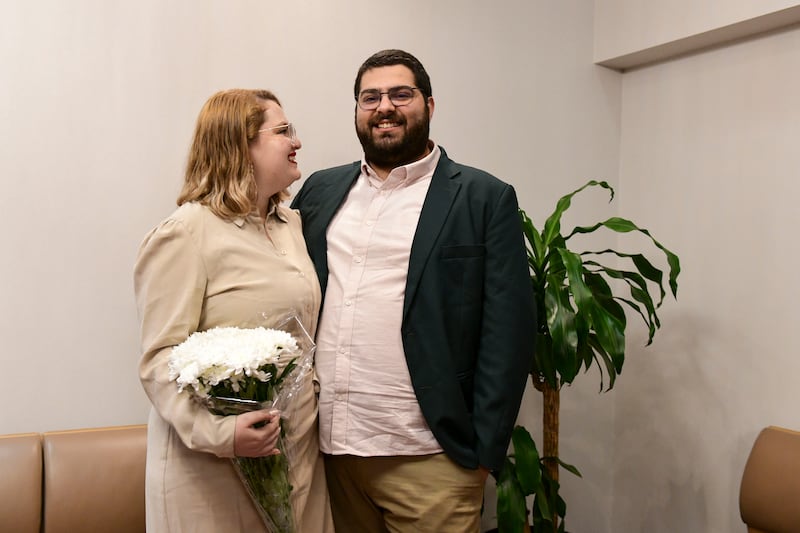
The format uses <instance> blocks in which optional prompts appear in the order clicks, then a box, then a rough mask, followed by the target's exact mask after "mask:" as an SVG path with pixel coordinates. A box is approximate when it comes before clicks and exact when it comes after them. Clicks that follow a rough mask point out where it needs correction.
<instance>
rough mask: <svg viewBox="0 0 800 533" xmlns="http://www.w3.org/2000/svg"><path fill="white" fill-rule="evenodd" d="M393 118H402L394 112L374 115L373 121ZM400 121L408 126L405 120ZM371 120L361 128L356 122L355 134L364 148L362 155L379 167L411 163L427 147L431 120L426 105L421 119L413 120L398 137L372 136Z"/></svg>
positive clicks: (419, 156)
mask: <svg viewBox="0 0 800 533" xmlns="http://www.w3.org/2000/svg"><path fill="white" fill-rule="evenodd" d="M387 118H388V119H390V120H391V119H395V120H397V121H401V120H402V118H401V117H400V116H399V115H397V114H396V113H391V114H389V115H383V116H380V117H375V118H374V121H375V122H377V121H380V120H383V119H387ZM402 123H403V124H404V125H406V126H408V121H407V120H402ZM372 126H373V121H370V123H368V124H367V125H366V129H362V128H360V127H359V125H358V124H356V134H357V135H358V140H359V141H361V146H362V147H363V148H364V157H365V158H366V160H367V162H369V163H370V164H372V165H375V166H376V167H379V168H397V167H400V166H403V165H407V164H409V163H413V162H414V161H416V160H418V159H419V158H421V157H422V156H423V154H425V150H426V149H427V147H428V136H429V134H430V128H431V121H430V113H429V112H428V108H427V106H426V107H425V116H424V118H423V119H422V120H419V121H416V122H414V123H413V124H412V125H411V126H409V128H408V130H406V132H405V134H404V135H403V136H402V137H401V138H399V139H391V138H383V139H375V138H373V128H372Z"/></svg>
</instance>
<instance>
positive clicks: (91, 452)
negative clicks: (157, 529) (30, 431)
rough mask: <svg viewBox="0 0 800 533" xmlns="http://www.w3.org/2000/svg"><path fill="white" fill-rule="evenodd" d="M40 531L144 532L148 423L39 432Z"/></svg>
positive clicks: (55, 532)
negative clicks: (41, 461) (41, 462)
mask: <svg viewBox="0 0 800 533" xmlns="http://www.w3.org/2000/svg"><path fill="white" fill-rule="evenodd" d="M42 447H43V454H44V510H43V526H44V527H43V529H42V531H43V532H44V533H77V532H82V531H85V532H90V531H114V532H115V533H128V532H130V533H134V532H135V533H143V532H144V531H145V516H144V477H145V460H146V449H147V426H145V425H138V426H120V427H110V428H96V429H82V430H75V431H53V432H48V433H44V434H43V435H42Z"/></svg>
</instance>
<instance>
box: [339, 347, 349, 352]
mask: <svg viewBox="0 0 800 533" xmlns="http://www.w3.org/2000/svg"><path fill="white" fill-rule="evenodd" d="M346 352H347V350H346V349H345V348H344V347H341V348H339V353H346Z"/></svg>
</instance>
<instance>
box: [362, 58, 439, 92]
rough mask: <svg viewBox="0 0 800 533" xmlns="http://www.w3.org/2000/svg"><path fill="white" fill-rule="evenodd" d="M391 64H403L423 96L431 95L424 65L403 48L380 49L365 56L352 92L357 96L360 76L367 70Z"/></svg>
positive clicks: (429, 79) (429, 80)
mask: <svg viewBox="0 0 800 533" xmlns="http://www.w3.org/2000/svg"><path fill="white" fill-rule="evenodd" d="M392 65H403V66H406V67H408V68H409V70H411V72H413V73H414V83H416V85H417V88H418V89H419V90H420V92H421V93H422V95H423V96H424V97H425V98H428V97H429V96H432V95H433V90H432V89H431V78H430V77H429V76H428V73H427V72H425V67H423V66H422V63H420V62H419V59H417V58H416V57H414V56H412V55H411V54H409V53H408V52H405V51H403V50H381V51H380V52H376V53H374V54H372V55H371V56H370V57H369V58H367V60H366V61H364V63H362V65H361V67H360V68H359V69H358V74H357V75H356V84H355V85H354V86H353V94H354V96H355V97H356V98H358V91H359V89H360V88H361V77H362V76H363V75H364V73H365V72H366V71H368V70H371V69H373V68H378V67H391V66H392Z"/></svg>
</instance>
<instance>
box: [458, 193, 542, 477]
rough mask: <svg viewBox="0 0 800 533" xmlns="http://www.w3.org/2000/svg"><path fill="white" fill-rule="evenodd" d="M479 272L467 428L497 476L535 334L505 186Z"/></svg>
mask: <svg viewBox="0 0 800 533" xmlns="http://www.w3.org/2000/svg"><path fill="white" fill-rule="evenodd" d="M485 267H486V269H485V275H484V296H483V313H482V315H483V319H482V325H481V337H480V346H479V349H478V360H477V363H476V371H475V372H476V373H475V381H474V397H473V401H474V410H473V424H474V427H475V432H476V435H477V438H478V450H477V451H478V461H479V463H480V464H481V465H483V466H485V467H487V468H489V469H492V470H498V469H500V468H501V466H502V464H503V460H504V457H505V455H506V453H507V450H508V444H509V441H510V439H511V432H512V430H513V428H514V423H515V421H516V418H517V414H518V412H519V406H520V403H521V401H522V395H523V393H524V391H525V386H526V384H527V379H528V371H529V369H530V361H531V358H532V357H533V350H534V346H535V329H536V311H535V305H534V300H533V286H532V285H531V281H530V276H529V274H528V259H527V252H526V249H525V242H524V240H523V233H522V224H521V222H520V219H519V211H518V204H517V197H516V194H515V193H514V189H513V188H512V187H511V186H510V185H506V186H505V189H504V190H503V192H502V194H501V195H500V196H499V198H498V200H497V202H496V205H495V206H494V209H493V210H492V215H491V218H490V219H489V221H488V225H487V229H486V264H485Z"/></svg>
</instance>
